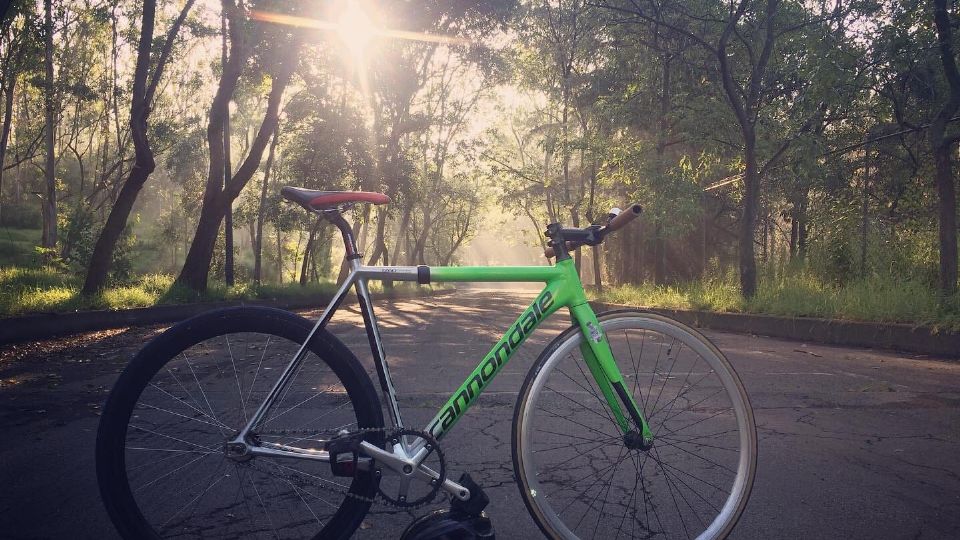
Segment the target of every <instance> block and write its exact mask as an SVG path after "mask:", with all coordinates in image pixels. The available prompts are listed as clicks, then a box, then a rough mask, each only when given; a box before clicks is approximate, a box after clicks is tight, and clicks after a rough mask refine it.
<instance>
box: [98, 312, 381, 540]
mask: <svg viewBox="0 0 960 540" xmlns="http://www.w3.org/2000/svg"><path fill="white" fill-rule="evenodd" d="M311 326H312V325H311V324H310V322H309V321H307V320H305V319H303V318H302V317H298V316H296V315H294V314H292V313H288V312H284V311H280V310H276V309H269V308H260V307H241V308H231V309H224V310H218V311H212V312H208V313H204V314H202V315H199V316H197V317H194V318H192V319H189V320H187V321H184V322H182V323H180V324H178V325H176V326H174V327H172V328H170V329H169V330H167V331H166V332H164V333H163V334H161V335H159V336H158V337H157V338H156V339H154V340H153V341H151V342H150V343H148V344H147V345H146V346H145V347H144V348H143V349H142V350H141V351H140V352H139V353H138V354H137V355H136V357H135V358H134V359H133V360H132V361H131V362H130V364H129V365H128V366H127V368H126V369H125V370H124V371H123V373H122V374H121V375H120V378H119V379H118V380H117V382H116V385H115V386H114V388H113V391H112V392H111V393H110V396H109V398H108V399H107V403H106V405H105V406H104V409H103V416H102V418H101V419H100V429H99V432H98V435H97V455H96V459H97V480H98V483H99V486H100V494H101V497H102V498H103V502H104V504H105V506H106V508H107V512H108V513H109V514H110V518H111V519H112V520H113V523H114V525H115V526H116V527H117V530H118V532H120V534H121V535H122V536H123V537H124V538H131V539H132V538H136V539H146V538H204V539H206V538H314V539H319V538H323V539H329V538H343V539H345V538H348V537H349V536H350V535H351V534H352V533H353V531H354V530H355V529H356V528H357V527H358V526H359V525H360V522H361V520H362V519H363V517H364V515H365V514H366V512H367V510H368V509H369V507H370V502H369V500H370V499H371V498H372V497H374V496H375V495H376V492H377V483H376V480H375V478H374V477H373V475H372V474H371V473H363V472H361V473H357V475H356V476H354V477H353V478H352V479H351V478H345V477H337V476H333V475H332V474H331V470H330V466H329V465H328V464H327V463H324V462H320V461H308V460H302V459H289V458H269V457H262V456H257V457H252V458H249V459H236V458H235V457H228V455H227V453H226V452H225V442H226V441H228V440H230V439H231V438H233V437H234V436H236V434H237V433H238V432H239V430H240V429H241V428H242V427H243V426H244V425H245V424H246V422H247V419H248V418H250V417H251V415H252V414H253V413H254V411H256V410H257V408H258V406H259V405H260V403H261V402H262V401H263V400H264V399H265V397H266V396H267V394H268V392H269V390H270V389H271V388H272V387H273V385H274V383H275V382H276V381H277V380H278V378H279V376H280V373H281V372H282V371H283V370H284V368H285V367H286V366H287V365H288V364H289V362H290V361H291V359H292V358H293V357H294V355H295V354H296V352H297V350H298V349H299V348H300V344H301V343H303V342H304V341H306V338H307V335H308V334H309V332H310V329H311ZM382 427H383V415H382V413H381V410H380V403H379V400H378V398H377V394H376V391H375V390H374V389H373V385H372V383H371V382H370V378H369V377H368V376H367V374H366V372H365V371H364V370H363V368H362V366H361V365H360V364H359V362H358V361H357V359H356V357H354V356H353V354H352V353H350V351H349V350H348V349H347V348H346V347H345V346H344V345H343V344H342V343H341V342H340V341H339V340H337V339H336V338H335V337H334V336H332V335H331V334H330V333H329V332H327V331H326V330H323V329H321V330H319V331H318V332H317V334H316V335H315V337H314V338H313V339H312V340H311V342H310V344H309V346H308V347H307V354H306V356H305V357H304V360H303V362H302V363H301V364H300V365H299V367H298V368H297V369H296V370H295V371H294V372H293V375H292V376H291V379H290V382H289V384H288V385H287V386H286V387H285V389H284V391H283V392H282V393H281V394H280V395H279V397H278V398H277V399H276V400H275V401H274V403H273V406H272V407H271V408H269V409H268V410H267V414H266V415H265V420H263V421H262V422H260V423H259V424H258V425H257V426H255V428H254V430H253V431H252V432H251V437H252V439H254V440H257V441H260V442H261V443H262V444H266V443H268V442H270V443H275V444H282V445H285V446H287V447H294V448H297V449H304V450H320V449H322V448H323V441H324V440H326V439H329V438H331V437H333V436H335V435H336V434H337V433H339V432H340V431H341V430H347V431H353V430H356V429H361V428H382ZM374 433H376V432H375V431H372V432H371V434H374ZM372 442H374V443H381V442H382V435H380V441H376V440H373V441H372Z"/></svg>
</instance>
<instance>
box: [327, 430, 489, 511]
mask: <svg viewBox="0 0 960 540" xmlns="http://www.w3.org/2000/svg"><path fill="white" fill-rule="evenodd" d="M379 429H380V430H381V431H382V432H383V433H384V438H385V440H386V445H385V446H386V448H380V447H379V446H377V445H374V444H373V443H371V442H369V441H368V440H365V436H366V435H368V433H369V432H371V431H376V430H377V428H367V429H361V430H359V431H355V432H346V431H344V432H342V433H341V434H340V435H338V436H337V437H334V438H333V439H330V440H329V441H327V442H326V444H325V445H324V450H326V451H327V452H328V454H329V457H330V469H331V472H332V473H333V474H334V475H335V476H346V477H350V476H354V475H355V474H356V473H357V472H358V471H370V470H373V471H374V474H376V476H377V479H378V490H379V494H380V496H381V497H382V499H383V502H384V503H386V504H391V505H394V506H398V507H401V508H413V507H417V506H422V505H425V504H428V503H430V502H431V501H433V499H434V498H435V497H436V496H437V493H439V491H440V490H441V489H443V490H445V491H447V492H449V493H450V494H451V495H453V497H454V500H458V501H469V500H470V492H471V490H470V489H469V488H467V487H464V486H463V485H461V484H458V483H456V482H452V481H450V480H449V479H447V466H446V461H445V460H444V457H443V451H442V450H441V449H440V445H439V444H438V443H437V441H436V439H434V438H433V436H432V435H430V434H429V433H426V432H423V431H417V430H412V429H397V430H392V431H386V430H383V429H382V428H379Z"/></svg>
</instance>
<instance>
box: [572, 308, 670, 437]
mask: <svg viewBox="0 0 960 540" xmlns="http://www.w3.org/2000/svg"><path fill="white" fill-rule="evenodd" d="M570 316H571V318H572V319H573V320H574V322H576V324H577V325H578V326H579V327H580V331H581V333H582V334H583V337H584V340H583V342H582V343H581V344H580V353H581V354H583V358H584V361H585V362H586V364H587V369H589V370H590V374H591V375H592V376H593V378H594V380H595V381H596V383H597V386H598V387H599V388H600V392H601V393H602V394H603V397H604V398H605V399H606V401H607V405H608V406H609V407H610V412H611V413H612V414H613V419H614V420H615V421H616V423H617V425H618V426H619V427H620V430H621V431H622V432H623V436H624V442H625V443H626V444H627V446H630V447H636V448H639V449H641V450H647V449H649V448H650V447H651V446H652V445H653V433H652V432H651V431H650V426H649V425H648V424H647V420H646V418H644V415H643V410H642V409H640V407H638V406H637V402H636V401H635V400H634V399H633V396H632V394H631V393H630V392H628V391H627V388H626V385H625V384H624V379H623V374H622V373H621V372H620V368H619V367H618V366H617V363H616V361H615V360H614V358H613V351H611V350H610V342H609V341H608V340H607V336H606V333H604V331H603V329H602V327H601V326H600V321H599V320H598V319H597V315H596V314H595V313H594V312H593V309H591V308H590V305H589V304H587V303H586V302H584V303H582V304H579V305H573V306H570ZM624 410H625V411H626V414H624ZM631 423H632V426H631Z"/></svg>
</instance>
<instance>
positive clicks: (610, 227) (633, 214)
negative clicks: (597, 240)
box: [543, 203, 643, 259]
mask: <svg viewBox="0 0 960 540" xmlns="http://www.w3.org/2000/svg"><path fill="white" fill-rule="evenodd" d="M642 212H643V207H642V206H640V205H639V204H636V203H634V204H631V205H630V206H629V207H627V209H626V210H622V211H621V212H620V213H619V214H617V215H616V216H614V217H613V218H611V219H610V221H609V222H607V225H606V226H605V227H603V228H602V229H600V235H601V237H602V236H605V235H607V234H609V233H612V232H614V231H618V230H620V229H622V228H624V227H625V226H626V225H627V224H628V223H630V222H631V221H633V220H635V219H637V217H639V216H640V214H641V213H642ZM581 245H583V244H580V243H576V242H567V249H568V250H572V249H576V248H578V247H580V246H581ZM543 254H544V256H546V257H547V258H548V259H552V258H553V257H555V256H556V255H557V254H556V252H555V251H554V249H553V246H547V248H546V249H544V250H543Z"/></svg>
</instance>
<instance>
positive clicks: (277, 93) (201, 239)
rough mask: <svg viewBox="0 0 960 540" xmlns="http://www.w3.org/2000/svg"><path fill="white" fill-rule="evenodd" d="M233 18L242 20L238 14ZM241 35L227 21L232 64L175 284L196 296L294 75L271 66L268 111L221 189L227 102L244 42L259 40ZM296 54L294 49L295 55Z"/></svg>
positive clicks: (213, 114)
mask: <svg viewBox="0 0 960 540" xmlns="http://www.w3.org/2000/svg"><path fill="white" fill-rule="evenodd" d="M236 16H237V17H242V14H240V15H236ZM238 27H239V28H238ZM244 34H249V32H247V31H246V29H244V28H243V24H242V23H241V22H240V21H234V20H233V19H231V24H230V59H229V60H228V61H227V65H226V66H225V67H224V70H223V75H222V77H221V79H220V86H219V88H218V89H217V95H216V97H215V98H214V100H213V105H212V106H211V108H210V121H209V124H208V126H207V146H208V148H209V151H210V168H209V171H208V174H207V184H206V188H205V190H204V194H203V205H202V207H201V209H200V221H199V223H198V225H197V231H196V233H195V235H194V238H193V243H191V245H190V251H189V252H188V253H187V258H186V260H185V261H184V263H183V269H182V270H181V271H180V276H179V277H178V278H177V282H178V283H181V284H183V285H186V286H187V287H189V288H191V289H193V290H195V291H199V292H202V291H205V290H206V288H207V279H208V277H209V273H210V261H211V259H212V258H213V249H214V247H215V244H216V237H217V232H218V230H219V228H220V223H221V222H222V221H223V218H224V216H225V215H226V212H227V210H228V208H229V207H230V205H232V204H233V201H234V200H235V199H236V198H237V196H238V195H239V194H240V191H241V190H242V189H243V187H244V186H245V185H246V184H247V182H248V181H249V180H250V178H251V177H252V176H253V174H254V173H255V172H256V170H257V169H258V168H259V166H260V159H261V158H262V157H263V152H264V150H266V146H267V143H268V142H269V140H270V137H272V136H273V133H274V131H275V130H276V127H277V124H278V122H279V115H280V101H281V99H282V97H283V91H284V90H285V89H286V86H287V84H288V83H289V82H290V78H291V76H292V74H293V70H294V68H295V67H296V63H295V61H289V62H283V63H280V64H279V65H277V66H275V67H276V69H277V73H275V74H273V77H272V79H273V80H272V81H271V85H270V95H269V97H268V99H267V108H266V112H265V113H264V116H263V121H262V122H261V124H260V128H259V130H258V131H257V135H256V137H255V138H254V141H253V143H252V144H251V145H250V152H249V153H248V154H247V157H246V158H245V159H244V160H243V163H242V164H241V165H240V167H239V168H238V169H237V172H236V174H234V175H233V177H232V178H231V179H230V182H229V184H228V185H227V186H226V187H225V188H223V189H221V188H220V186H221V185H222V182H223V163H224V155H223V127H224V119H225V117H226V115H227V114H229V110H228V103H229V101H230V98H231V96H232V95H233V92H234V90H235V89H236V87H237V83H238V81H239V79H240V72H241V70H242V68H243V65H244V64H245V63H246V58H247V57H248V55H249V54H250V43H248V40H250V41H251V42H254V43H255V42H256V41H258V39H256V38H251V37H250V36H248V35H244ZM295 49H296V48H295ZM295 52H296V50H294V53H295ZM293 58H296V56H295V55H294V56H293Z"/></svg>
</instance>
